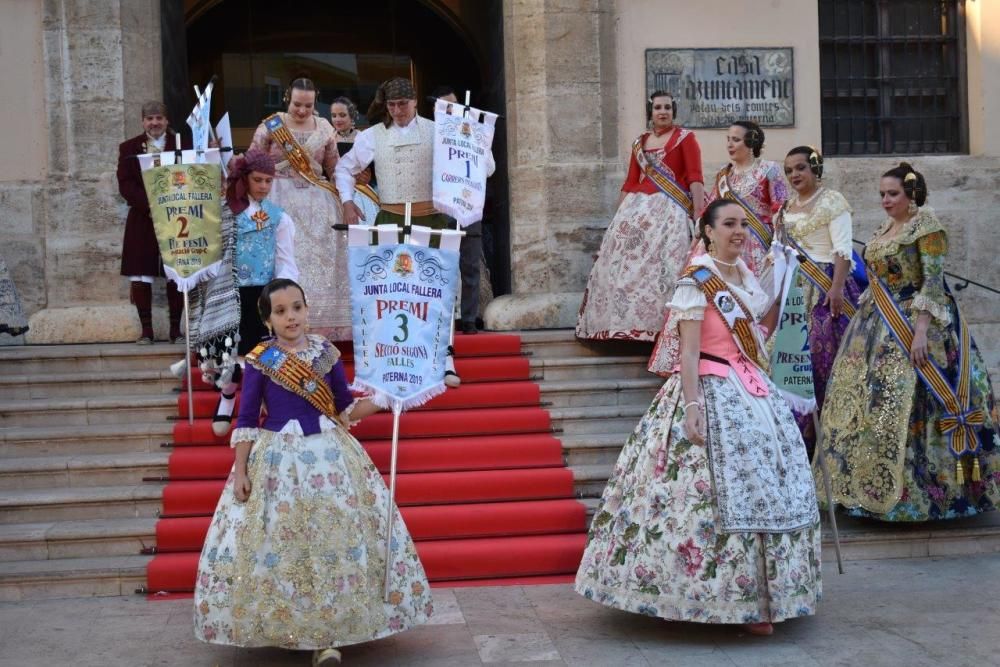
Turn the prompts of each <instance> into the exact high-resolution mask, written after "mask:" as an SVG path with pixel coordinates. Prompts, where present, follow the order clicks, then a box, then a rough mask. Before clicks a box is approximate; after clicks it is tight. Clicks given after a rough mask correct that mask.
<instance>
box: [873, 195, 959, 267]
mask: <svg viewBox="0 0 1000 667" xmlns="http://www.w3.org/2000/svg"><path fill="white" fill-rule="evenodd" d="M890 226H892V220H891V219H887V220H886V221H885V222H884V223H882V226H881V227H879V228H878V231H876V232H875V235H874V236H873V237H872V240H871V241H869V242H868V247H867V248H865V259H866V260H868V261H871V260H873V259H882V258H883V257H888V256H889V255H894V254H896V253H897V252H899V249H900V247H901V246H904V245H912V244H914V243H916V242H917V240H918V239H920V238H922V237H924V236H927V235H928V234H933V233H935V232H941V233H942V234H944V235H945V237H947V235H948V233H947V232H946V231H945V229H944V226H943V225H942V224H941V221H940V220H938V217H937V215H936V214H935V213H934V209H932V208H930V207H924V208H921V209H918V211H917V214H916V215H915V216H913V217H912V218H911V219H910V221H909V222H907V223H906V224H905V225H903V229H902V230H901V231H900V232H899V233H898V234H896V236H894V237H892V238H891V239H884V238H883V236H882V235H883V234H885V232H886V230H888V229H889V227H890Z"/></svg>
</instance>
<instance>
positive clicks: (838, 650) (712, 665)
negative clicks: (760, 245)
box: [0, 554, 1000, 667]
mask: <svg viewBox="0 0 1000 667" xmlns="http://www.w3.org/2000/svg"><path fill="white" fill-rule="evenodd" d="M824 576H825V581H824V599H823V601H822V603H821V605H820V608H819V615H818V616H815V617H811V618H805V619H797V620H793V621H787V622H785V623H781V624H778V625H776V626H775V634H774V636H773V637H770V638H761V637H753V636H748V635H746V634H744V633H742V632H741V631H740V629H739V628H737V627H733V626H705V625H698V624H693V623H667V622H664V621H660V620H657V619H652V618H646V617H642V616H637V615H634V614H626V613H624V612H618V611H615V610H612V609H607V608H605V607H603V606H601V605H598V604H596V603H594V602H590V601H588V600H585V599H583V598H582V597H580V596H578V595H576V594H575V593H574V592H573V591H572V589H571V587H570V586H568V585H565V586H563V585H559V586H511V587H496V588H455V589H449V588H439V589H435V591H434V592H435V598H436V608H437V614H436V619H435V623H434V624H433V625H427V626H423V627H420V628H417V629H415V630H412V631H410V632H407V633H404V634H402V635H396V636H395V637H392V638H389V639H386V640H382V641H379V642H372V643H369V644H362V645H358V646H353V647H347V648H346V649H344V664H345V665H357V666H362V665H364V666H366V667H368V666H372V667H374V666H378V667H393V666H396V665H399V666H401V667H403V666H417V665H421V666H424V665H426V666H432V665H433V666H435V667H437V666H440V667H465V666H477V665H484V664H486V665H524V666H526V667H533V666H534V665H573V666H580V667H584V666H587V667H597V666H601V667H603V666H605V665H607V666H614V667H619V666H629V667H631V666H633V665H636V666H643V667H646V666H650V667H653V666H660V665H663V666H668V667H673V666H680V665H692V666H697V667H716V666H720V667H721V666H727V667H735V666H736V665H739V666H740V667H751V666H761V667H779V666H788V667H817V666H824V667H826V666H830V667H833V666H841V665H843V666H844V667H879V666H882V665H885V666H896V665H900V666H906V667H924V666H926V667H931V666H934V667H942V666H947V667H952V666H954V667H961V666H966V665H967V666H969V667H983V666H985V665H995V664H998V656H1000V631H998V629H997V619H998V618H1000V614H998V612H1000V555H996V554H994V555H978V556H971V557H959V558H955V557H953V558H947V559H946V558H913V559H895V560H880V561H854V562H848V563H847V573H846V574H845V575H838V574H837V573H836V567H835V565H834V564H833V563H827V564H826V566H825V568H824ZM35 665H39V666H42V665H76V666H81V667H82V666H87V665H94V666H95V667H96V666H100V667H117V666H119V665H121V666H129V667H133V666H144V665H171V666H172V665H183V666H185V667H189V666H190V667H200V666H202V665H204V666H207V667H215V666H218V667H250V666H253V667H257V666H262V667H267V666H282V667H284V666H293V665H303V666H305V665H309V655H308V654H307V653H304V652H292V651H282V650H277V649H254V650H247V649H235V648H229V647H220V646H210V645H207V644H202V643H201V642H199V641H197V640H195V639H194V636H193V634H192V630H191V601H190V600H167V601H155V602H150V601H147V600H146V599H144V598H141V597H122V598H70V599H62V600H44V601H37V602H22V603H4V604H0V667H15V666H16V667H33V666H35Z"/></svg>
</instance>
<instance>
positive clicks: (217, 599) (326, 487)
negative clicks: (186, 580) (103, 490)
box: [194, 417, 433, 649]
mask: <svg viewBox="0 0 1000 667" xmlns="http://www.w3.org/2000/svg"><path fill="white" fill-rule="evenodd" d="M321 421H322V425H323V430H322V431H321V432H320V433H317V434H315V435H310V436H304V435H303V434H302V429H301V428H300V427H299V424H298V422H297V421H295V420H292V421H290V422H288V423H287V424H286V426H285V427H284V428H283V429H282V430H281V432H278V433H275V432H273V431H267V430H264V429H260V431H259V432H258V439H257V440H256V441H255V442H254V445H253V449H252V450H251V452H250V458H249V461H248V466H247V470H248V475H249V477H250V481H251V484H252V491H251V494H250V498H249V500H248V501H247V502H246V503H242V504H241V503H238V502H236V501H235V498H234V496H233V483H234V478H235V477H234V475H230V477H229V480H228V481H227V482H226V486H225V488H224V490H223V492H222V497H221V498H220V500H219V505H218V507H217V508H216V511H215V516H214V517H213V519H212V523H211V525H210V528H209V532H208V537H207V538H206V540H205V546H204V548H203V550H202V553H201V558H200V560H199V562H198V579H197V582H196V586H195V599H194V602H195V610H194V629H195V636H196V637H198V638H199V639H201V640H203V641H206V642H212V643H217V644H230V645H236V646H281V647H284V648H292V649H318V648H327V647H334V646H343V645H346V644H355V643H359V642H365V641H370V640H373V639H378V638H381V637H386V636H388V635H391V634H394V633H396V632H401V631H403V630H406V629H408V628H410V627H412V626H414V625H417V624H420V623H424V622H426V621H427V619H428V617H429V616H430V615H431V613H432V612H433V605H432V601H431V596H430V591H429V587H428V583H427V578H426V575H425V574H424V570H423V566H422V565H421V563H420V559H419V558H418V557H417V553H416V550H415V548H414V545H413V541H412V539H411V538H410V535H409V532H408V531H407V529H406V524H404V523H403V519H402V517H401V516H400V514H399V511H398V510H397V509H396V508H395V506H393V505H392V503H391V501H390V498H389V492H388V490H387V489H386V487H385V484H384V483H383V481H382V477H381V476H380V475H379V472H378V470H377V469H376V468H375V466H374V465H373V464H372V462H371V460H370V459H369V458H368V456H367V455H366V454H365V452H364V450H363V449H362V448H361V445H360V443H358V441H357V440H356V439H354V438H353V437H352V436H351V435H350V434H348V433H347V432H346V431H345V430H343V429H342V428H340V427H338V426H336V425H334V424H333V423H332V422H330V421H329V420H327V419H326V418H325V417H324V418H322V420H321ZM389 507H392V508H393V512H394V513H395V518H394V522H393V532H392V541H391V554H392V561H391V573H390V588H389V591H390V592H389V597H388V601H385V600H384V599H383V580H384V575H385V569H384V568H385V553H386V532H387V525H386V521H387V510H388V508H389Z"/></svg>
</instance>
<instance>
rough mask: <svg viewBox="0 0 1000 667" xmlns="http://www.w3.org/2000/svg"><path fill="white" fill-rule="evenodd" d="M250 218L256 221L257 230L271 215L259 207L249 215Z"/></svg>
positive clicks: (261, 227)
mask: <svg viewBox="0 0 1000 667" xmlns="http://www.w3.org/2000/svg"><path fill="white" fill-rule="evenodd" d="M250 219H251V220H253V221H254V222H256V223H257V231H258V232H259V231H260V230H262V229H264V223H266V222H267V221H268V220H270V219H271V217H270V216H269V215H268V214H267V213H265V212H264V209H260V210H259V211H257V212H256V213H254V214H253V215H251V216H250Z"/></svg>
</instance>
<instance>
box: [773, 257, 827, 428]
mask: <svg viewBox="0 0 1000 667" xmlns="http://www.w3.org/2000/svg"><path fill="white" fill-rule="evenodd" d="M801 270H802V269H801V267H800V266H799V265H798V262H797V261H795V259H794V255H792V256H791V258H790V262H789V267H788V270H787V273H786V275H785V279H784V290H783V291H782V292H780V293H782V294H784V302H783V304H782V307H781V311H780V313H781V314H780V316H779V318H778V330H777V331H776V332H775V334H774V346H773V348H772V350H771V380H772V381H773V382H774V384H775V386H776V387H777V388H778V391H779V392H781V395H782V396H783V397H784V398H785V400H786V401H788V404H789V405H791V406H792V409H793V410H795V411H796V412H797V413H799V414H809V413H810V412H813V411H814V410H815V409H816V393H815V389H814V387H813V374H812V355H811V354H810V352H809V337H808V336H809V331H808V322H807V318H808V317H809V313H808V312H806V304H805V297H804V295H803V294H802V288H800V287H799V286H798V284H797V283H798V281H797V278H798V273H799V271H801Z"/></svg>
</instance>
